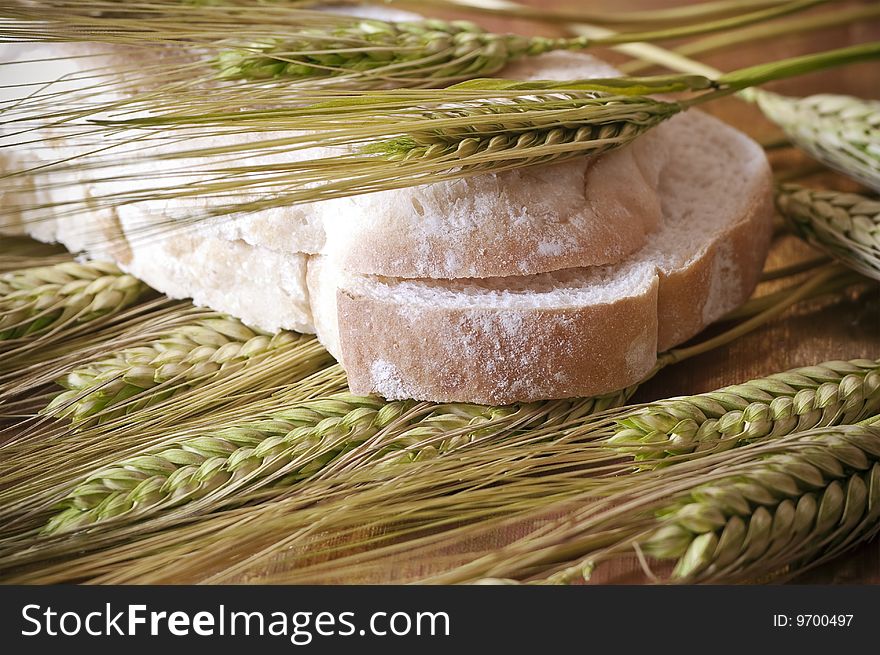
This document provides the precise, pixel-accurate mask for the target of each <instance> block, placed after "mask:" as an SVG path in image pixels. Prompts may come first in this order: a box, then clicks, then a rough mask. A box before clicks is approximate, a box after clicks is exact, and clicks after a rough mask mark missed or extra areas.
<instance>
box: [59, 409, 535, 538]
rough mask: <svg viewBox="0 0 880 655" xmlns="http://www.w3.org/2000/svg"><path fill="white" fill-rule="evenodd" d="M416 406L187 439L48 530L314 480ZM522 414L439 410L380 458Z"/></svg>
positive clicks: (104, 479)
mask: <svg viewBox="0 0 880 655" xmlns="http://www.w3.org/2000/svg"><path fill="white" fill-rule="evenodd" d="M416 405H417V403H416V402H415V401H395V402H390V403H385V402H384V401H382V400H381V399H376V398H370V397H358V396H352V395H350V394H340V395H336V396H331V397H329V398H325V399H319V400H315V401H308V402H305V403H301V404H299V405H297V406H295V407H294V408H292V409H290V410H287V411H284V412H280V413H277V414H275V415H273V417H272V419H270V420H268V421H260V422H254V423H249V424H246V425H243V426H237V427H233V428H227V429H223V430H218V431H216V432H215V433H208V434H205V435H202V436H198V437H195V438H189V439H185V440H183V441H181V442H179V443H177V444H175V445H174V446H173V447H171V448H167V449H164V450H162V451H159V452H155V453H148V454H145V455H142V456H138V457H134V458H131V459H128V460H125V461H123V462H120V463H119V464H118V465H116V466H112V467H108V468H105V469H102V470H100V471H98V472H96V473H95V474H93V475H91V476H90V477H89V478H88V479H87V480H86V481H85V482H84V483H83V484H82V485H80V486H78V487H77V488H76V489H75V490H74V491H73V492H72V493H71V494H70V496H69V497H68V503H69V504H70V507H69V508H68V509H67V510H66V511H64V512H62V513H61V514H59V515H58V516H57V517H56V518H54V519H53V520H52V521H51V522H50V523H49V525H48V526H47V531H49V532H54V531H58V530H70V529H74V528H77V527H82V526H84V525H87V524H89V523H92V522H94V521H100V520H105V519H108V518H113V517H116V516H119V515H121V514H124V513H126V512H130V511H135V512H139V513H143V512H145V511H147V510H154V509H156V508H157V506H168V505H169V504H176V503H182V502H188V501H191V500H195V499H198V498H201V497H203V496H205V495H207V494H208V493H211V492H212V491H215V490H217V489H219V488H220V487H222V486H226V487H230V488H231V487H232V486H234V485H235V484H236V483H238V482H239V481H245V482H248V481H249V482H251V483H253V482H255V481H257V480H266V479H269V480H270V481H271V480H272V479H273V477H272V476H273V474H276V473H278V472H281V474H282V476H281V478H280V480H278V482H279V484H290V483H292V482H295V481H297V480H301V479H303V478H306V477H309V476H311V475H314V474H315V473H316V472H318V471H320V470H321V469H322V468H324V467H326V466H327V465H328V463H330V462H331V461H332V460H334V459H336V458H337V457H339V456H340V455H342V454H344V453H346V452H348V451H350V450H353V449H354V448H356V447H358V446H360V445H362V444H364V443H365V442H367V441H368V440H369V439H371V438H372V437H374V436H375V435H376V434H378V433H379V432H380V431H381V430H382V429H383V428H386V427H388V426H389V425H391V424H392V423H395V422H397V421H399V420H400V419H401V417H403V416H405V415H407V413H408V412H410V411H411V410H412V409H413V408H415V406H416ZM525 408H526V411H530V410H531V408H530V407H528V406H525ZM520 410H521V408H520V407H517V406H512V407H482V406H479V405H464V404H456V405H441V406H438V407H435V408H432V411H431V413H430V415H429V416H427V417H421V416H418V417H417V420H415V421H414V423H413V424H412V425H406V428H405V429H403V430H402V432H400V433H399V434H395V435H394V436H393V438H391V439H389V440H386V441H385V442H384V443H383V446H382V451H381V452H383V453H387V452H389V451H392V450H402V449H406V448H407V447H409V446H412V445H414V444H417V443H420V442H421V441H423V440H425V439H426V438H427V437H429V436H436V435H438V434H442V435H444V436H445V435H447V434H449V433H452V434H453V436H451V437H448V438H445V439H444V442H445V443H444V444H442V445H441V446H438V447H434V446H430V447H424V448H421V449H420V450H419V451H418V453H413V452H412V451H406V452H404V453H402V458H403V459H404V460H406V461H412V460H414V459H417V460H421V459H425V458H430V457H431V456H432V455H433V454H434V453H435V452H436V451H437V450H442V449H444V448H452V447H454V446H455V445H456V444H458V443H459V442H461V441H462V440H464V441H468V440H472V439H475V438H478V437H479V436H480V435H481V434H482V430H483V429H485V428H484V427H483V424H489V425H490V426H491V425H492V423H493V421H496V420H497V419H499V418H503V417H505V416H510V415H513V414H516V413H517V412H518V411H520ZM456 430H466V434H464V435H460V436H456V435H455V434H454V433H455V431H456ZM277 478H278V476H277V475H276V476H275V479H277ZM227 492H228V489H227Z"/></svg>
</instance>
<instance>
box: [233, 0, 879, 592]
mask: <svg viewBox="0 0 880 655" xmlns="http://www.w3.org/2000/svg"><path fill="white" fill-rule="evenodd" d="M523 4H530V5H533V6H536V7H545V8H550V7H557V8H565V7H568V8H571V7H580V8H589V9H590V10H608V11H615V12H619V11H623V10H627V9H631V8H656V7H663V6H676V5H681V4H683V0H666V1H658V0H654V1H640V2H632V1H623V2H621V1H620V0H614V1H611V0H593V1H591V2H578V1H577V0H524V1H523ZM819 10H821V8H820V9H819ZM817 11H818V10H817ZM448 16H452V17H464V14H452V13H450V14H448ZM468 17H470V18H472V19H474V20H477V21H478V22H479V23H480V24H481V25H484V26H486V27H489V28H491V29H493V30H496V31H515V32H518V33H523V34H533V33H540V34H546V35H558V34H562V33H563V32H562V31H561V30H559V29H554V28H553V27H548V26H547V25H536V24H534V23H529V22H526V21H519V20H515V21H513V20H504V19H498V18H496V17H489V18H486V17H476V18H474V17H473V15H470V16H468ZM876 39H880V21H873V22H861V23H859V24H854V25H851V26H848V27H840V28H831V29H826V30H823V31H820V32H813V33H810V34H808V35H800V36H791V37H783V38H775V39H773V40H771V41H764V42H761V43H760V45H758V46H755V45H752V46H745V47H742V46H741V47H739V48H736V49H734V50H731V51H723V52H718V53H715V54H713V55H711V56H706V57H705V58H704V59H703V61H705V62H706V63H709V64H710V65H712V66H715V67H717V68H719V69H721V70H732V69H735V68H738V67H742V66H747V65H751V64H757V63H761V62H762V61H770V60H773V59H777V58H784V57H789V56H794V55H798V54H806V53H808V52H816V51H820V50H823V49H828V48H834V47H841V46H844V45H849V44H854V43H860V42H865V41H869V40H876ZM663 45H664V47H674V45H675V43H674V42H672V43H665V44H663ZM595 54H597V56H600V57H602V58H606V59H609V60H613V61H615V62H622V61H627V59H628V58H627V57H622V56H621V55H620V54H619V53H615V52H612V51H609V50H597V51H596V53H595ZM654 72H660V70H659V69H656V70H655V71H654ZM878 80H880V64H874V63H871V64H860V65H856V66H850V67H847V68H844V69H838V70H834V71H830V72H825V73H818V74H811V75H807V76H804V77H801V78H798V79H795V80H790V81H786V82H781V83H776V84H774V85H770V86H769V87H768V88H772V89H774V90H777V91H780V92H782V93H788V94H791V95H807V94H811V93H848V94H851V95H856V96H860V97H877V94H878V93H880V86H878V84H877V82H878ZM707 110H708V111H709V112H711V113H713V114H715V115H717V116H718V117H720V118H722V119H723V120H725V121H727V122H729V123H732V124H734V125H736V126H737V127H740V128H741V129H743V130H744V131H746V132H747V133H749V134H750V135H752V136H753V137H754V138H756V139H759V140H763V139H771V138H773V137H774V136H780V135H781V132H780V131H779V130H778V128H776V127H775V126H773V125H772V124H771V123H769V121H767V120H766V119H764V118H763V116H762V115H761V114H760V113H759V112H758V110H757V109H755V108H754V107H753V106H751V105H748V104H746V103H744V102H742V101H739V100H737V99H733V98H731V99H725V100H722V101H718V102H716V103H714V104H711V105H709V106H708V107H707ZM810 161H811V160H810V159H809V158H808V157H806V156H805V155H801V154H800V153H798V152H794V151H791V150H789V151H787V152H781V153H779V154H778V155H774V156H772V157H771V162H772V163H773V164H774V167H775V168H777V169H781V168H782V167H783V166H800V165H808V164H809V162H810ZM804 180H805V182H804V183H806V184H810V185H815V186H827V187H829V188H837V189H845V190H857V189H858V188H859V187H858V186H857V185H855V184H854V183H852V182H850V181H849V180H846V179H844V178H842V177H840V176H838V175H835V174H830V173H820V174H817V175H813V176H811V177H810V178H804ZM815 256H817V253H816V252H815V251H813V250H811V249H810V248H809V247H807V246H806V245H805V244H804V243H803V242H801V241H799V240H797V239H795V238H793V237H790V236H789V237H783V238H781V239H778V240H777V241H776V242H775V243H774V247H773V250H772V252H771V254H770V257H769V259H768V262H767V269H768V270H771V269H774V268H777V267H779V266H784V265H786V264H790V263H793V262H795V261H798V260H802V259H808V258H812V257H815ZM857 357H867V358H872V359H875V358H878V357H880V287H878V286H877V285H867V286H865V287H862V288H858V289H854V290H852V291H850V292H848V293H846V294H842V295H840V296H839V297H835V298H824V299H817V300H816V301H811V302H808V303H802V304H801V305H798V306H797V307H795V308H794V309H792V310H790V311H789V312H787V313H786V314H785V315H783V316H782V317H781V318H779V319H777V320H775V321H773V322H772V323H770V324H768V325H765V326H764V327H762V328H760V329H758V330H757V331H755V332H753V333H751V334H749V335H746V336H745V337H742V338H740V339H738V340H737V341H735V342H733V343H732V344H730V345H728V346H726V347H722V348H719V349H717V350H715V351H712V352H710V353H707V354H705V355H702V356H698V357H696V358H694V359H692V360H689V361H685V362H682V363H680V364H677V365H674V366H671V367H669V368H667V369H665V370H664V371H662V372H661V373H660V374H659V375H657V376H656V377H655V378H654V379H653V380H650V381H649V382H648V383H646V384H645V385H644V386H643V387H642V388H641V389H640V390H639V392H638V394H637V395H636V397H635V398H634V399H633V400H634V402H640V401H647V400H652V399H657V398H663V397H668V396H672V395H681V394H691V393H699V392H703V391H709V390H711V389H715V388H718V387H721V386H724V385H727V384H733V383H737V382H742V381H745V380H749V379H751V378H755V377H760V376H763V375H767V374H770V373H774V372H778V371H782V370H786V369H789V368H793V367H797V366H806V365H811V364H816V363H819V362H823V361H828V360H832V359H852V358H857ZM513 536H514V535H511V534H498V535H495V537H494V538H493V541H495V543H497V545H499V546H500V545H501V544H504V543H508V542H509V541H510V540H511V538H512V537H513ZM434 569H435V567H434V566H432V563H431V561H430V559H428V558H422V559H412V560H406V559H405V558H404V559H400V558H398V559H396V560H395V561H389V562H388V564H387V568H386V570H384V571H383V572H382V573H381V574H379V575H378V577H376V578H373V577H371V578H370V579H369V580H364V582H367V581H374V582H379V581H381V582H392V581H394V580H395V579H401V578H404V579H405V578H408V577H409V576H410V575H412V574H421V575H426V574H429V573H431V572H433V571H434ZM250 581H252V582H259V576H256V577H255V578H250ZM593 581H594V582H608V583H639V582H644V581H645V577H644V576H643V574H642V573H641V570H640V568H639V566H638V565H637V563H636V562H635V561H634V560H633V561H623V562H617V563H610V564H608V565H607V566H606V567H600V569H599V570H598V571H597V572H596V575H595V576H594V578H593ZM797 582H803V583H850V584H852V583H880V540H875V541H874V542H872V543H869V544H866V545H863V546H862V547H860V548H858V549H857V550H854V551H852V552H851V553H849V554H847V555H845V556H843V557H841V558H838V559H837V560H835V561H833V562H830V563H828V564H826V565H824V566H822V567H820V568H817V569H814V570H812V571H809V572H808V573H806V574H804V575H802V576H801V577H800V578H798V579H797Z"/></svg>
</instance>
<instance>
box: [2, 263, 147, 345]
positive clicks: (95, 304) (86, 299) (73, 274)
mask: <svg viewBox="0 0 880 655" xmlns="http://www.w3.org/2000/svg"><path fill="white" fill-rule="evenodd" d="M147 290H148V287H147V286H146V285H145V284H144V283H142V282H141V281H140V280H138V279H137V278H135V277H132V276H131V275H126V274H124V273H122V272H121V271H120V270H119V269H118V268H116V266H115V265H114V264H111V263H106V262H89V263H85V264H79V263H76V262H64V263H61V264H56V265H54V266H46V267H38V268H29V269H23V270H19V271H12V272H9V273H4V274H2V275H0V339H2V340H7V341H11V342H12V343H15V342H19V341H20V340H23V339H29V338H34V337H37V336H40V335H45V334H47V333H52V332H57V331H59V330H61V329H63V328H65V327H66V326H67V325H82V324H85V323H89V322H91V321H94V320H96V319H98V318H101V317H106V316H108V315H112V314H115V313H118V312H120V311H121V310H123V309H125V308H126V307H129V306H131V305H133V304H134V303H135V302H136V301H137V300H138V299H139V298H140V297H141V296H143V295H144V294H145V293H146V292H147Z"/></svg>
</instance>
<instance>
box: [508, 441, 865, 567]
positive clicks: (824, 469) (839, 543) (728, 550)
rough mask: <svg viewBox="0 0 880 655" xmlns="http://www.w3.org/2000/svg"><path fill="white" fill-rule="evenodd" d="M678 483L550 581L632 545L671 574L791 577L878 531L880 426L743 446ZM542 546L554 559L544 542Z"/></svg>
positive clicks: (615, 522) (615, 526) (616, 525)
mask: <svg viewBox="0 0 880 655" xmlns="http://www.w3.org/2000/svg"><path fill="white" fill-rule="evenodd" d="M706 477H710V478H712V479H710V480H709V481H704V480H705V478H706ZM701 478H702V479H701ZM676 482H678V484H675V483H674V482H671V483H670V486H674V487H679V488H678V489H676V490H675V493H674V494H672V497H671V498H670V499H668V500H665V501H663V502H662V503H661V504H660V505H659V507H656V505H657V503H656V500H655V501H654V503H653V504H654V505H655V507H654V508H650V509H647V511H646V510H645V509H642V510H640V511H636V512H634V513H633V514H630V515H623V516H621V517H620V518H619V519H612V520H611V521H610V522H609V525H608V526H603V530H605V531H607V530H614V531H619V532H625V531H627V530H630V531H634V532H636V533H637V534H636V535H635V536H628V537H624V538H623V539H620V540H619V541H617V543H615V544H613V545H612V546H610V547H601V546H600V548H599V549H597V550H595V551H593V553H591V554H590V555H589V556H588V557H587V558H584V559H582V560H581V561H580V562H579V563H578V564H576V565H575V566H569V567H567V568H566V569H564V570H563V571H561V572H558V573H556V574H554V575H552V576H550V578H549V580H550V581H552V582H567V581H570V580H572V579H573V578H575V577H579V576H581V575H584V576H585V577H589V575H590V572H591V571H592V569H593V567H594V565H595V564H597V563H598V562H601V561H602V560H604V559H607V558H609V557H612V556H614V555H619V554H620V553H621V552H623V551H626V550H630V549H633V548H636V549H639V550H641V551H642V552H644V553H645V554H647V555H649V556H651V557H654V558H656V559H659V560H674V561H675V566H674V569H673V571H672V573H671V579H672V580H674V581H678V582H713V583H717V582H741V581H744V580H749V579H754V578H756V577H760V576H765V575H767V574H768V573H770V574H772V573H774V572H778V571H785V572H787V574H788V575H791V574H792V573H794V572H798V571H801V570H803V569H804V568H805V567H806V566H811V565H816V564H817V563H819V562H821V561H825V560H827V559H830V558H831V557H834V556H836V555H838V554H840V553H841V552H843V551H844V550H847V549H848V548H851V547H852V546H853V545H855V544H857V543H859V542H861V541H864V540H867V539H870V538H871V537H872V536H873V535H874V534H876V533H877V530H878V529H880V429H878V428H872V427H856V426H848V427H844V428H837V429H834V430H828V429H827V428H826V429H822V430H813V431H809V432H804V433H800V434H797V435H794V436H792V437H788V438H785V439H783V440H781V441H780V442H778V443H776V444H774V445H773V446H772V447H768V448H765V449H757V450H755V451H754V452H752V453H748V454H747V456H746V457H741V458H740V459H739V461H738V462H737V463H734V464H731V465H726V466H722V467H721V472H717V473H715V474H712V475H708V476H707V475H705V472H703V475H691V476H683V480H682V481H681V482H679V481H676ZM682 482H683V484H682ZM681 486H684V487H685V488H684V489H681ZM628 495H629V497H632V494H628ZM630 511H631V510H630ZM618 521H619V523H618ZM606 534H607V533H606ZM597 537H598V535H592V536H591V537H587V539H586V541H587V542H589V541H590V540H591V539H592V540H596V539H597ZM548 550H551V551H552V550H553V549H552V548H550V549H548ZM543 554H544V556H545V557H547V556H550V557H552V555H550V553H548V551H547V550H545V551H544V552H543ZM504 566H507V567H509V566H511V564H505V565H504ZM514 566H515V565H514Z"/></svg>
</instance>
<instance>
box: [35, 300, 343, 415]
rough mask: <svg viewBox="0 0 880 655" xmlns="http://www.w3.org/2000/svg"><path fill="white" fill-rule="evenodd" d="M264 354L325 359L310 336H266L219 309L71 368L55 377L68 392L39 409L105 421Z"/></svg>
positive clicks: (304, 361) (301, 360)
mask: <svg viewBox="0 0 880 655" xmlns="http://www.w3.org/2000/svg"><path fill="white" fill-rule="evenodd" d="M267 356H289V357H297V362H296V365H297V366H298V367H302V365H309V363H310V362H311V367H312V368H314V367H315V366H321V365H324V364H326V363H327V362H328V360H329V357H328V356H327V354H326V352H325V351H324V350H323V348H322V347H321V346H320V345H319V344H318V343H317V341H316V340H315V338H314V337H312V336H306V335H301V334H296V333H294V332H287V331H282V332H278V333H276V334H274V335H272V336H269V335H267V334H262V333H258V332H255V331H253V330H251V329H250V328H248V327H247V326H245V325H244V324H242V323H241V322H240V321H238V320H236V319H234V318H232V317H228V316H223V315H220V314H217V315H214V316H213V317H209V318H203V319H200V320H198V321H195V322H194V323H192V324H189V325H183V326H179V327H175V328H174V329H173V330H171V331H169V332H168V333H167V334H165V335H162V336H161V337H160V338H158V339H155V340H153V341H150V342H149V343H147V344H145V345H141V346H135V347H132V348H126V349H123V350H120V351H118V352H115V353H113V354H112V355H111V356H110V357H106V358H103V359H99V360H98V361H96V362H93V363H90V364H86V365H85V366H80V367H78V368H75V369H74V370H72V371H70V372H69V373H67V374H66V375H65V376H64V377H63V378H61V379H60V380H59V381H58V382H59V384H61V385H62V386H63V387H65V388H67V389H68V391H65V392H64V393H61V394H59V395H58V396H56V397H55V398H54V399H53V400H52V402H51V403H50V404H49V405H48V406H47V407H46V408H45V409H44V410H43V413H45V414H47V415H50V416H61V417H69V418H72V419H73V420H76V421H79V420H82V419H85V418H88V417H91V416H94V415H96V414H100V418H101V420H109V419H111V418H116V417H118V416H121V415H123V414H127V413H129V412H133V411H137V410H138V409H142V408H143V407H147V406H149V405H153V404H155V403H158V402H161V401H163V400H166V399H167V398H170V397H171V396H173V395H175V394H176V393H178V392H180V391H182V390H184V389H191V388H193V387H195V386H201V385H204V384H210V383H211V382H214V381H216V380H217V379H218V378H220V377H222V376H226V375H231V374H234V373H237V372H239V371H241V370H242V368H243V367H244V366H246V365H247V364H248V363H249V362H254V361H259V360H261V359H264V358H266V357H267ZM135 396H137V397H138V398H135ZM129 399H132V400H133V402H127V401H129ZM120 405H121V406H120ZM116 406H119V407H118V409H117V410H115V411H108V408H112V407H116Z"/></svg>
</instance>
